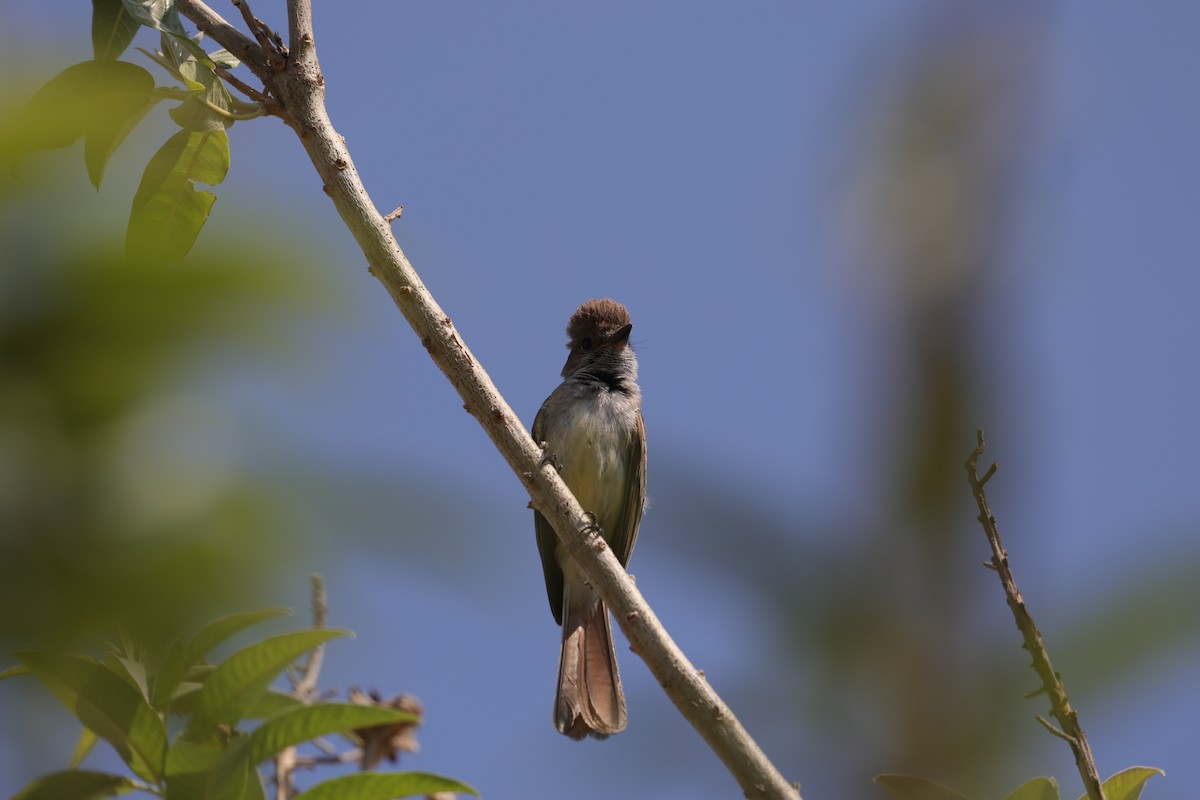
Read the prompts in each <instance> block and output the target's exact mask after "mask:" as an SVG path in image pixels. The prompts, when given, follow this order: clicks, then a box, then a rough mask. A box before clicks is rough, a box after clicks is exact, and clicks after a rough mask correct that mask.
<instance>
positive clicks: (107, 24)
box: [92, 0, 141, 61]
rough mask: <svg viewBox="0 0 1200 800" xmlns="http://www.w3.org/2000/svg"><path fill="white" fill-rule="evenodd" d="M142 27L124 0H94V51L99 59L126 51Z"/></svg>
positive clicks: (109, 57) (110, 57) (116, 55)
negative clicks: (126, 6) (130, 12)
mask: <svg viewBox="0 0 1200 800" xmlns="http://www.w3.org/2000/svg"><path fill="white" fill-rule="evenodd" d="M140 27H141V23H139V22H138V21H137V20H136V19H134V18H133V17H132V16H131V15H130V14H129V11H128V10H127V9H126V8H125V3H124V2H123V0H92V52H93V53H94V54H95V58H96V60H97V61H111V60H113V59H115V58H117V57H118V56H120V55H121V53H124V52H125V48H127V47H129V43H130V42H132V41H133V37H134V35H135V34H136V33H137V31H138V28H140Z"/></svg>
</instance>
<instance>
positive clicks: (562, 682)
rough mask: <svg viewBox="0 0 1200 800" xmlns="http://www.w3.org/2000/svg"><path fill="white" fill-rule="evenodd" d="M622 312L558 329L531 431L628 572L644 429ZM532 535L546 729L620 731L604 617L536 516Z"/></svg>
mask: <svg viewBox="0 0 1200 800" xmlns="http://www.w3.org/2000/svg"><path fill="white" fill-rule="evenodd" d="M632 330H633V324H632V322H631V321H630V317H629V311H628V309H626V308H625V306H623V305H622V304H620V303H618V302H616V301H615V300H612V299H609V298H603V299H592V300H588V301H587V302H585V303H583V304H582V305H580V306H579V308H578V310H576V311H575V313H574V314H573V315H572V316H571V318H570V321H569V322H568V323H567V339H568V343H567V347H568V349H569V350H570V354H569V355H568V356H567V361H566V365H565V366H564V367H563V369H562V378H563V381H562V383H561V384H559V386H558V388H556V389H555V390H554V391H553V392H552V393H551V394H550V396H549V397H547V398H546V401H545V402H544V403H542V406H541V408H540V409H539V410H538V412H537V416H536V417H535V418H534V421H533V429H532V434H533V437H534V440H535V441H537V442H538V443H539V444H541V446H542V448H543V452H544V454H545V458H546V459H547V460H549V461H550V462H551V463H553V464H555V466H556V467H557V468H558V470H559V473H560V475H561V476H562V479H563V481H564V482H565V483H566V485H567V487H568V488H569V489H570V490H571V492H572V493H573V494H574V495H575V499H576V500H578V501H579V504H580V505H581V506H582V507H583V509H584V510H585V511H587V512H589V513H590V514H591V515H592V516H593V517H594V520H595V523H596V525H597V526H598V527H599V529H600V532H601V535H602V536H603V537H604V539H605V541H606V542H607V543H608V545H609V547H611V548H612V551H613V554H614V555H616V557H617V560H618V561H620V562H621V566H623V567H627V566H628V565H629V557H630V555H631V554H632V553H633V545H634V542H636V541H637V535H638V527H639V525H640V524H641V520H642V512H643V511H644V509H645V501H646V426H645V423H644V422H643V419H642V395H641V389H640V388H639V387H638V383H637V376H638V363H637V357H636V356H635V355H634V353H633V348H632V345H631V344H630V341H629V336H630V333H631V332H632ZM534 528H535V530H536V533H537V545H538V552H539V553H540V555H541V560H542V570H543V573H544V576H545V579H546V594H547V596H548V598H549V601H550V611H551V613H553V615H554V619H555V621H556V622H558V623H559V624H560V625H562V652H561V655H560V658H559V664H558V687H557V691H556V693H555V701H554V723H555V726H556V727H557V728H558V730H559V732H560V733H562V734H564V735H566V736H569V737H571V738H572V739H583V738H584V737H587V736H591V737H594V738H597V739H604V738H607V737H609V736H611V735H613V734H616V733H620V732H621V731H622V730H624V729H625V725H626V721H627V716H628V715H627V711H626V706H625V694H624V692H623V691H622V688H621V675H620V672H619V670H618V668H617V655H616V650H615V648H614V646H613V635H612V626H611V623H610V621H609V615H608V609H607V607H606V606H605V604H604V601H603V600H601V599H600V596H599V595H598V594H597V593H596V590H595V589H594V588H593V587H592V586H591V585H590V584H589V583H588V581H587V578H586V577H585V576H584V575H583V573H582V572H581V571H580V570H579V567H578V566H577V565H576V564H575V562H574V561H573V560H572V559H571V557H570V556H569V555H567V553H566V552H565V551H564V550H563V548H562V546H561V544H560V543H559V540H558V536H557V535H556V534H555V532H554V530H553V529H552V528H551V526H550V523H549V522H547V520H546V518H545V517H544V516H542V514H541V513H540V512H538V511H537V510H536V509H535V510H534Z"/></svg>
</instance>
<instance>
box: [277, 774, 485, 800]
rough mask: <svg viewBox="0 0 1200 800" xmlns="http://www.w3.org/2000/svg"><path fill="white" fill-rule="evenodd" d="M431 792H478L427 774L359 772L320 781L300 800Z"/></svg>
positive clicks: (361, 799) (372, 799) (387, 798)
mask: <svg viewBox="0 0 1200 800" xmlns="http://www.w3.org/2000/svg"><path fill="white" fill-rule="evenodd" d="M434 792H458V793H459V794H473V795H475V796H476V797H478V796H479V792H477V791H475V790H474V789H472V788H471V787H470V786H468V785H467V784H465V783H462V782H460V781H456V780H454V779H453V778H445V777H442V776H441V775H433V774H430V773H428V772H391V773H380V772H359V773H356V774H354V775H343V776H342V777H340V778H333V779H331V780H327V781H323V782H321V783H318V784H317V785H316V786H313V787H312V788H311V789H306V790H305V791H304V794H303V795H301V796H302V797H303V798H304V800H392V798H395V797H413V796H415V795H425V794H433V793H434Z"/></svg>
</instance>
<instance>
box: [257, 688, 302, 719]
mask: <svg viewBox="0 0 1200 800" xmlns="http://www.w3.org/2000/svg"><path fill="white" fill-rule="evenodd" d="M302 705H304V703H302V702H301V701H299V700H297V699H296V698H295V697H293V696H292V695H290V694H287V693H286V692H280V691H277V690H275V689H268V690H267V693H266V694H264V695H263V696H262V697H260V698H259V699H258V702H257V703H255V704H254V705H253V706H252V707H251V708H250V710H249V711H247V712H246V719H266V718H268V717H274V716H276V715H277V714H282V713H283V712H285V711H291V710H292V709H294V708H297V707H298V706H302Z"/></svg>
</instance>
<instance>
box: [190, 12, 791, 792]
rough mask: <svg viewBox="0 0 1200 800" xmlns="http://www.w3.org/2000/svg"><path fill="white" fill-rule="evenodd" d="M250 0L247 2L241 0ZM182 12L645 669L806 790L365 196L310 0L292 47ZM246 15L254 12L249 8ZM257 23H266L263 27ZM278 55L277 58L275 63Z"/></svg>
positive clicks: (766, 786) (680, 702)
mask: <svg viewBox="0 0 1200 800" xmlns="http://www.w3.org/2000/svg"><path fill="white" fill-rule="evenodd" d="M245 2H246V0H240V3H241V4H242V5H243V7H244V4H245ZM179 10H180V11H181V12H182V13H183V14H184V15H185V16H187V17H188V18H189V19H191V20H192V21H193V22H194V23H195V24H196V25H197V26H198V27H199V28H200V29H201V30H202V31H204V32H205V33H206V34H207V35H209V36H210V37H212V38H213V39H214V40H216V41H217V42H219V43H220V44H222V45H223V46H224V47H226V49H228V50H229V51H230V52H232V53H234V54H236V55H239V56H241V57H242V58H243V59H244V60H245V61H247V63H249V64H251V66H252V69H253V71H254V73H255V75H257V76H258V77H259V78H260V79H262V81H263V82H264V86H265V89H266V90H267V91H266V92H265V93H269V94H270V95H272V96H274V97H276V98H277V99H278V100H279V101H280V102H281V103H282V105H283V107H284V113H283V119H284V121H285V122H287V123H288V125H290V126H291V127H292V128H293V129H294V130H295V131H296V134H297V135H298V136H299V137H300V142H301V144H303V146H304V148H305V150H306V151H307V152H308V155H309V158H310V159H311V161H312V163H313V166H314V167H315V168H316V170H317V173H318V174H319V175H320V176H321V179H322V180H323V181H324V187H323V188H324V191H325V193H326V194H328V195H329V197H330V198H331V199H332V200H333V203H334V206H335V207H336V208H337V211H338V214H339V215H341V217H342V220H343V222H345V224H346V227H347V228H348V229H349V230H350V232H351V233H352V234H353V235H354V238H355V240H356V241H357V242H358V244H359V247H360V248H361V249H362V252H363V254H364V255H365V256H366V259H367V263H368V264H369V265H370V266H369V269H370V272H371V274H372V275H374V276H375V277H376V278H378V279H379V281H380V282H381V283H382V284H383V285H384V287H385V288H386V289H387V290H388V293H389V294H390V295H391V297H392V299H393V300H394V301H395V303H396V305H397V307H398V308H399V309H400V311H401V313H403V314H404V317H405V319H407V320H408V322H409V324H410V325H411V326H412V328H413V331H414V332H415V333H416V334H417V336H418V337H419V338H420V340H421V343H422V344H423V345H424V346H425V349H426V350H427V351H428V352H429V355H430V357H431V358H432V359H433V360H434V363H436V364H437V365H438V367H439V368H440V369H441V370H442V372H443V373H444V374H445V375H446V377H447V378H448V379H449V381H450V382H451V384H453V385H454V388H455V389H456V390H457V391H458V393H459V395H460V396H461V397H462V399H463V401H464V408H465V409H466V410H467V411H468V412H469V413H471V414H472V415H473V416H474V417H475V418H476V419H477V420H479V423H480V425H482V426H483V428H484V430H485V431H486V432H487V434H488V436H489V437H491V439H492V442H493V443H494V444H495V445H496V448H497V450H499V452H500V454H501V455H502V456H504V459H505V460H506V461H507V462H508V464H509V466H510V467H511V468H512V470H513V472H515V473H516V475H517V477H518V478H519V479H520V480H521V482H522V483H523V484H524V486H525V488H526V490H527V491H528V492H529V496H530V498H531V499H532V501H533V506H534V508H536V509H537V510H538V511H540V512H541V513H542V514H543V515H544V516H545V517H546V519H548V520H549V521H550V523H551V525H552V526H553V527H554V530H555V532H556V533H557V534H558V536H559V538H560V539H561V541H562V543H563V547H564V548H565V549H566V551H567V552H568V553H569V554H570V556H571V558H573V559H574V560H575V561H576V562H577V563H578V564H579V566H580V568H581V569H582V570H583V572H584V574H585V575H586V576H587V578H588V580H589V581H590V582H591V583H592V585H593V586H594V587H595V588H596V590H597V591H598V592H599V593H600V596H601V597H603V598H604V600H605V601H606V602H607V603H608V605H609V608H611V609H612V611H613V615H614V617H615V618H616V620H617V623H618V624H619V625H620V626H621V629H622V630H623V631H624V632H625V635H626V636H627V637H628V638H629V642H630V646H631V648H632V649H633V651H634V652H635V653H637V654H638V655H639V656H640V657H641V658H642V659H643V660H644V661H645V662H646V665H647V666H648V667H649V668H650V671H651V672H652V673H653V674H654V676H655V678H657V680H658V682H659V684H660V685H661V686H662V687H663V689H664V691H665V692H666V693H667V696H668V697H670V698H671V700H672V702H674V703H675V706H676V708H678V709H679V711H680V713H682V714H683V716H684V717H685V718H686V719H687V720H688V721H689V722H690V723H691V724H692V726H693V727H695V728H696V730H697V731H698V732H699V733H700V735H701V736H703V737H704V739H705V741H706V742H708V744H709V746H710V747H711V748H712V750H713V751H714V752H715V753H716V754H717V756H718V757H719V758H720V759H721V760H722V761H723V762H724V763H725V766H726V767H727V768H728V769H729V771H730V773H731V774H733V776H734V778H736V779H737V781H738V783H739V784H740V785H741V787H742V789H743V791H744V793H745V795H746V796H747V797H749V798H795V799H796V800H798V798H799V796H800V795H799V791H798V790H797V789H796V788H795V787H794V786H793V785H791V784H790V783H788V781H787V780H786V779H785V778H784V777H783V776H782V775H781V774H780V773H779V771H778V770H777V769H776V768H775V766H774V765H773V764H772V763H771V762H770V760H768V759H767V757H766V755H765V754H764V753H763V752H762V750H761V749H760V748H759V746H758V745H757V743H755V741H754V740H753V739H752V738H751V737H750V735H749V734H748V733H747V732H746V730H745V728H743V727H742V725H741V723H740V722H739V721H738V720H737V718H736V717H735V716H734V715H733V712H732V711H731V710H730V709H729V707H728V706H726V705H725V703H724V701H722V700H721V698H720V696H719V695H717V693H716V692H715V691H714V690H713V689H712V687H711V686H709V684H708V682H707V680H705V678H704V677H703V675H702V674H701V673H700V671H699V670H698V669H697V668H696V667H695V666H693V665H692V664H691V662H689V661H688V659H687V657H686V656H685V655H684V654H683V651H681V650H680V649H679V647H678V646H677V645H676V644H675V643H674V641H672V640H671V638H670V636H668V635H667V632H666V630H665V629H664V628H663V627H662V625H661V624H660V623H659V621H658V618H657V617H656V616H655V614H654V612H653V610H652V609H651V608H650V606H649V605H648V604H647V603H646V601H645V599H644V598H643V597H642V595H641V593H640V592H638V590H637V588H636V587H635V586H634V584H633V581H632V580H631V579H630V577H629V575H628V574H627V573H626V572H625V570H624V569H623V568H622V567H621V565H620V563H619V562H618V561H617V558H616V557H615V556H614V555H613V553H612V551H611V550H610V549H609V548H608V547H607V546H606V544H605V542H604V540H603V539H602V538H601V537H600V536H599V535H597V533H596V530H595V526H594V525H593V524H591V522H590V521H589V517H588V516H586V515H585V513H584V510H583V508H581V507H580V505H579V503H578V501H576V500H575V498H574V496H573V495H572V494H571V493H570V491H569V490H568V489H567V487H566V484H565V483H563V481H562V479H561V478H560V477H559V475H558V472H557V470H555V469H554V467H553V466H551V465H550V464H548V463H546V462H545V461H544V459H543V458H542V452H541V450H540V449H539V448H538V446H537V444H536V443H535V442H534V441H533V439H532V437H530V435H529V433H528V431H526V430H525V426H524V425H523V424H522V423H521V421H520V419H518V418H517V415H516V414H514V413H513V411H512V409H511V408H510V407H509V406H508V403H507V402H505V400H504V398H503V397H502V396H501V395H500V393H499V391H498V390H497V389H496V387H495V385H494V384H493V383H492V380H491V378H490V377H489V376H488V375H487V373H486V372H485V371H484V369H483V367H482V366H481V365H480V364H479V362H478V361H477V360H476V359H475V357H474V356H473V355H472V354H471V351H470V350H469V349H468V348H467V345H466V343H465V342H464V341H463V340H462V338H461V336H459V334H458V331H457V330H456V329H455V327H454V325H453V323H452V322H451V321H450V318H449V317H448V316H447V315H446V313H445V312H444V311H443V310H442V309H441V308H440V307H439V306H438V304H437V303H436V302H435V301H434V299H433V296H432V295H431V294H430V293H429V291H428V290H427V289H426V288H425V285H424V284H423V283H422V282H421V279H420V276H418V274H417V272H416V270H414V269H413V266H412V264H411V263H409V261H408V258H407V257H406V256H405V255H404V253H403V251H401V249H400V246H399V245H398V244H397V243H396V240H395V237H394V236H393V235H392V232H391V229H390V226H389V224H388V222H387V221H386V220H385V219H384V218H383V217H382V216H381V215H380V213H379V211H378V209H377V208H376V206H375V204H374V203H373V202H372V201H371V199H370V196H369V195H368V194H367V191H366V188H365V187H364V186H363V183H362V180H361V179H360V178H359V175H358V171H357V170H356V168H355V166H354V161H353V160H352V159H351V157H350V152H349V150H348V149H347V148H346V143H345V141H344V140H343V139H342V137H341V136H340V135H339V134H338V132H337V131H336V130H335V129H334V127H333V123H332V122H331V121H330V119H329V116H328V113H327V111H326V108H325V101H324V95H325V78H324V76H323V75H322V74H321V70H320V65H319V64H318V61H317V53H316V47H315V42H314V38H313V29H312V8H311V3H310V2H307V0H289V2H288V47H287V49H286V50H284V49H283V48H282V47H281V46H280V45H279V43H278V42H277V41H276V40H275V39H273V38H270V37H260V42H263V41H264V40H265V43H266V44H267V45H268V46H267V48H266V49H264V47H263V46H261V45H259V44H256V43H254V42H253V41H252V40H251V39H249V38H248V37H247V36H245V35H244V34H242V33H240V32H238V31H236V30H235V29H233V28H232V26H230V25H229V23H227V22H226V21H225V20H224V19H222V18H221V17H220V16H219V15H218V14H216V12H214V11H213V10H212V9H210V8H209V7H208V6H207V5H205V4H204V3H203V2H202V1H201V0H179ZM247 13H249V12H248V10H247ZM256 33H260V31H256ZM279 61H281V62H282V64H281V65H280V66H277V62H279Z"/></svg>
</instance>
